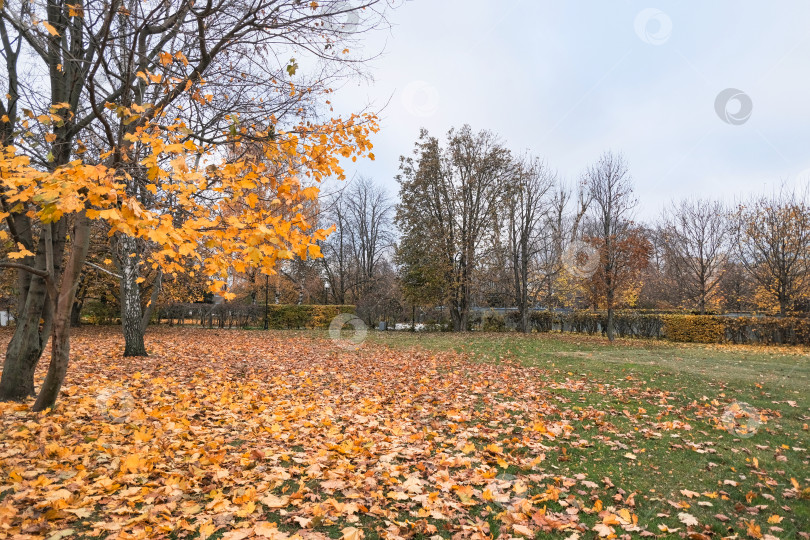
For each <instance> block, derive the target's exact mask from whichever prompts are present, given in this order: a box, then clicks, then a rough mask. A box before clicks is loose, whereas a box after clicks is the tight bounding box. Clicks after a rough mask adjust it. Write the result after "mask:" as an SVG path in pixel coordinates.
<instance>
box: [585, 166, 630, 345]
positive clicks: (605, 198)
mask: <svg viewBox="0 0 810 540" xmlns="http://www.w3.org/2000/svg"><path fill="white" fill-rule="evenodd" d="M585 183H586V185H587V189H588V194H589V197H590V199H591V201H592V204H591V207H590V210H589V212H590V219H589V230H590V235H591V237H592V238H593V239H594V240H595V241H596V242H597V244H598V248H599V253H600V266H601V268H600V272H599V276H600V277H599V279H600V281H601V283H600V285H601V287H600V288H601V289H602V290H603V291H604V299H605V307H606V308H607V328H606V333H607V337H608V339H609V340H610V341H613V339H614V337H615V328H614V309H615V304H616V292H617V290H618V289H619V286H620V285H621V277H622V272H623V271H624V270H625V268H624V265H625V264H626V261H628V257H626V256H625V253H624V252H623V246H624V244H625V243H626V242H628V241H629V240H631V238H632V233H633V230H632V228H633V221H632V218H633V211H634V209H635V207H636V204H637V200H636V198H635V196H634V195H633V184H632V179H631V177H630V174H629V171H628V168H627V163H626V162H625V160H624V158H623V157H622V155H621V154H614V153H611V152H607V153H605V154H603V155H602V157H600V158H599V160H598V161H597V162H596V163H595V164H594V165H593V166H592V167H590V168H589V169H588V171H587V172H586V173H585Z"/></svg>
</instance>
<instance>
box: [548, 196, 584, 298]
mask: <svg viewBox="0 0 810 540" xmlns="http://www.w3.org/2000/svg"><path fill="white" fill-rule="evenodd" d="M583 187H584V186H579V189H578V190H577V197H576V200H574V190H573V188H571V187H570V186H567V185H565V184H563V183H561V182H560V183H558V184H557V186H556V187H555V189H554V193H553V195H552V196H551V203H550V208H549V211H548V212H546V214H545V215H544V221H543V225H542V227H543V230H544V231H545V234H544V235H542V236H541V237H540V245H539V248H538V266H539V271H540V274H541V276H542V279H543V287H542V293H541V298H544V299H545V304H546V305H547V306H548V307H551V306H552V304H554V303H555V297H556V296H557V290H556V285H557V283H558V280H559V278H560V273H561V272H562V271H563V270H564V265H563V253H565V250H566V249H568V247H569V246H570V245H571V243H572V242H574V241H575V240H577V239H578V237H579V234H580V232H581V227H580V225H581V223H582V220H583V218H584V217H585V213H586V212H587V211H588V206H589V205H590V199H589V198H588V192H587V190H585V189H583ZM574 201H575V202H576V204H575V205H574V207H573V208H572V209H569V207H570V206H571V205H572V203H573V202H574Z"/></svg>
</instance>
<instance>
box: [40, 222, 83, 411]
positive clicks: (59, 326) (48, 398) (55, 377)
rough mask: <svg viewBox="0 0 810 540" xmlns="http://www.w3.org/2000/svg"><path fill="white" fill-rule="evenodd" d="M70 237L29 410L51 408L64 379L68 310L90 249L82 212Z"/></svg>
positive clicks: (68, 329) (68, 327)
mask: <svg viewBox="0 0 810 540" xmlns="http://www.w3.org/2000/svg"><path fill="white" fill-rule="evenodd" d="M71 236H72V238H73V248H72V250H71V254H70V261H69V262H68V265H67V267H66V268H65V270H64V273H63V275H62V281H61V285H60V287H59V291H58V296H57V297H56V298H55V299H51V302H50V304H51V311H52V313H53V321H54V322H53V334H52V338H51V363H50V365H49V366H48V373H47V374H46V375H45V381H44V382H43V383H42V388H40V390H39V395H38V396H37V400H36V402H35V403H34V407H33V409H32V410H33V411H35V412H38V411H44V410H46V409H49V408H51V407H53V405H54V403H56V398H57V397H58V396H59V390H60V389H61V388H62V383H64V382H65V374H66V373H67V367H68V361H69V359H70V312H71V310H72V308H73V300H74V298H75V297H76V289H77V287H78V285H79V276H80V275H81V271H82V266H83V265H84V261H85V259H86V258H87V251H88V249H89V248H90V220H89V219H88V218H87V215H86V214H85V213H84V212H82V213H81V214H78V215H77V216H76V219H75V223H74V228H73V234H72V235H71Z"/></svg>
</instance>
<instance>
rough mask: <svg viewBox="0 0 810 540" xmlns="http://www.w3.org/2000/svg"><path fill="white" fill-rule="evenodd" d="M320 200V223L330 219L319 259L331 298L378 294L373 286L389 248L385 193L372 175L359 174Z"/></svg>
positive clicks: (391, 228)
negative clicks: (322, 213) (331, 230)
mask: <svg viewBox="0 0 810 540" xmlns="http://www.w3.org/2000/svg"><path fill="white" fill-rule="evenodd" d="M325 206H326V208H327V210H326V212H325V216H324V222H325V223H324V225H325V226H332V225H334V226H335V232H334V233H333V234H332V235H331V236H330V237H329V238H328V239H327V240H326V242H325V243H324V255H325V256H324V258H323V259H322V265H323V268H324V272H325V274H326V279H327V281H328V282H329V285H330V287H329V288H330V289H331V290H332V292H333V294H334V297H335V299H336V300H338V301H339V303H343V302H345V301H346V298H347V296H348V297H349V298H350V299H351V301H352V302H354V303H355V304H358V305H359V303H358V301H359V299H361V298H364V297H369V298H371V297H375V298H377V297H380V298H382V297H384V296H385V295H380V294H378V293H379V291H376V289H377V288H378V287H379V286H380V280H381V279H383V273H385V272H383V270H384V268H386V271H387V267H386V266H385V265H386V263H387V262H390V261H389V259H391V255H392V250H393V243H394V224H393V213H394V205H393V203H392V202H391V200H390V198H389V197H388V195H387V194H386V192H385V191H384V190H383V189H382V188H380V187H379V186H378V185H376V184H375V183H374V181H373V180H371V179H370V178H366V177H359V178H358V179H357V180H355V181H353V182H352V183H351V184H349V185H348V186H347V187H346V189H345V190H342V191H341V192H339V193H338V194H337V195H336V196H335V197H334V200H332V201H325ZM363 304H364V305H365V304H366V303H363ZM368 307H369V306H367V305H366V307H365V308H364V310H363V311H369V310H368V309H367V308H368ZM372 311H373V309H372ZM368 315H369V316H370V314H368Z"/></svg>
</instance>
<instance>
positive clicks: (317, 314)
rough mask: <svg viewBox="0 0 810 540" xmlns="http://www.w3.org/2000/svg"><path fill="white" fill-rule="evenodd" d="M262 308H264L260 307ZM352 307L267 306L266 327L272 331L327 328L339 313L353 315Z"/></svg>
mask: <svg viewBox="0 0 810 540" xmlns="http://www.w3.org/2000/svg"><path fill="white" fill-rule="evenodd" d="M262 307H264V306H262ZM354 310H355V307H354V306H349V305H345V306H331V305H330V306H321V305H290V304H272V305H270V306H268V315H267V319H268V325H269V326H270V328H273V329H291V328H295V329H299V328H328V327H329V323H331V322H332V319H334V318H335V317H337V316H338V315H340V314H341V313H352V314H353V313H354Z"/></svg>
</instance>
